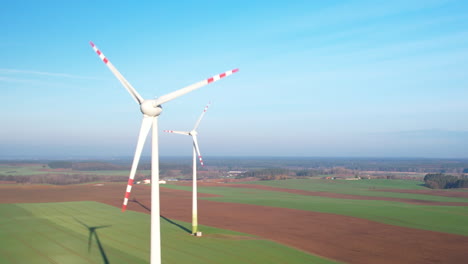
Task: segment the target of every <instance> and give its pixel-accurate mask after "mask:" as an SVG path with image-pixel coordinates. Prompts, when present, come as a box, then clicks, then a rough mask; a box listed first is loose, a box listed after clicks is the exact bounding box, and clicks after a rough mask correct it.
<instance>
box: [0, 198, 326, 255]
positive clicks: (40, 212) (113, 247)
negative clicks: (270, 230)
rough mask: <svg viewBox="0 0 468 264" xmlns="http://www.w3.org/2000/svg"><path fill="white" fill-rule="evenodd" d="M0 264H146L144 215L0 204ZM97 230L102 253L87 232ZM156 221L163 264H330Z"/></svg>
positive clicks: (71, 205) (80, 206)
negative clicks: (159, 225)
mask: <svg viewBox="0 0 468 264" xmlns="http://www.w3.org/2000/svg"><path fill="white" fill-rule="evenodd" d="M0 210H1V212H2V213H1V216H2V217H1V218H0V227H1V228H0V237H2V240H0V263H103V262H104V258H106V259H107V260H108V262H109V263H148V262H147V259H149V236H147V234H148V233H149V221H150V219H149V215H147V214H143V213H139V212H132V211H129V212H127V213H125V214H122V213H121V212H120V210H119V209H118V208H115V207H112V206H109V205H105V204H102V203H97V202H66V203H36V204H31V203H27V204H25V203H21V204H0ZM80 222H81V223H80ZM82 223H83V224H86V225H88V226H89V227H93V226H103V225H106V226H107V225H108V227H105V228H101V229H97V230H96V233H97V234H98V237H99V240H100V242H101V243H102V244H103V249H102V251H101V250H100V249H99V247H98V245H97V243H96V240H95V238H94V237H92V241H91V248H90V250H89V252H88V236H89V230H88V229H87V228H86V227H85V226H84V225H83V224H82ZM189 226H190V224H188V223H185V222H180V221H173V220H169V219H167V220H164V218H163V219H162V221H161V229H162V251H163V257H162V261H163V263H221V262H222V263H285V262H288V263H334V262H333V261H328V260H324V259H321V258H318V257H314V256H312V255H310V254H306V253H304V252H301V251H298V250H295V249H292V248H289V247H286V246H282V245H280V244H277V243H274V242H271V241H268V240H264V239H262V238H259V237H255V236H252V235H248V234H242V233H238V232H233V231H228V230H222V229H217V228H212V227H207V226H202V227H201V228H202V229H203V231H204V232H205V233H206V235H205V236H204V237H201V238H196V237H193V236H190V235H189V234H188V233H187V231H186V230H188V229H187V228H188V227H189Z"/></svg>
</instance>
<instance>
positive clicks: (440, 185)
mask: <svg viewBox="0 0 468 264" xmlns="http://www.w3.org/2000/svg"><path fill="white" fill-rule="evenodd" d="M424 183H425V185H426V186H427V187H429V188H431V189H452V188H468V177H467V176H463V177H462V178H460V177H457V176H453V175H445V174H443V173H432V174H426V176H424Z"/></svg>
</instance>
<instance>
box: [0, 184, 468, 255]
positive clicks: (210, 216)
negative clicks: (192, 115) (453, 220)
mask: <svg viewBox="0 0 468 264" xmlns="http://www.w3.org/2000/svg"><path fill="white" fill-rule="evenodd" d="M125 187H126V184H104V185H102V186H96V185H73V186H32V185H29V186H28V185H25V186H18V185H3V186H0V203H22V202H23V203H24V202H64V201H83V200H88V201H98V202H102V203H106V204H109V205H112V206H116V207H119V208H120V207H121V203H122V197H123V195H124V192H125ZM160 190H161V215H162V216H164V217H167V218H170V219H176V220H181V221H186V222H190V221H191V192H188V191H181V190H172V189H167V188H161V189H160ZM199 196H200V197H207V196H213V195H206V194H199ZM132 197H133V199H134V200H133V202H131V203H129V207H128V209H129V210H135V211H140V212H144V213H149V211H148V208H150V187H149V186H141V185H136V186H134V188H133V192H132ZM198 206H199V223H200V224H202V225H208V226H213V227H218V228H223V229H230V230H234V231H239V232H243V233H248V234H252V235H256V236H259V237H261V238H264V239H269V240H273V241H276V242H279V243H282V244H285V245H288V246H291V247H295V248H297V249H300V250H303V251H306V252H310V253H312V254H316V255H320V256H323V257H325V258H329V259H334V260H338V261H341V262H345V263H421V264H422V263H465V262H466V259H467V258H468V251H467V250H466V249H467V248H468V236H459V235H454V234H446V233H439V232H432V231H426V230H419V229H411V228H405V227H399V226H392V225H387V224H382V223H377V222H373V221H369V220H365V219H360V218H355V217H348V216H341V215H335V214H327V213H316V212H309V211H301V210H294V209H286V208H272V207H266V206H258V205H246V204H235V203H221V202H214V201H208V200H199V205H198ZM201 231H202V232H203V230H201ZM204 235H209V234H204Z"/></svg>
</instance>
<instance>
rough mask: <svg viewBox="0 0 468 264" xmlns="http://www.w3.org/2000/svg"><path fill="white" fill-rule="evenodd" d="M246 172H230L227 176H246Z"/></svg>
mask: <svg viewBox="0 0 468 264" xmlns="http://www.w3.org/2000/svg"><path fill="white" fill-rule="evenodd" d="M246 172H247V171H228V172H227V174H228V177H236V176H239V175H242V174H244V173H246Z"/></svg>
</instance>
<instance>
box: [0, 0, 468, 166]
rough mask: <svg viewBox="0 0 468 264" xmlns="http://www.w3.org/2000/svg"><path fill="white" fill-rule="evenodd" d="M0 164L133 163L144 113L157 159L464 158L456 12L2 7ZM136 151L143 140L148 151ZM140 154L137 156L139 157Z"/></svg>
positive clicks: (396, 5)
mask: <svg viewBox="0 0 468 264" xmlns="http://www.w3.org/2000/svg"><path fill="white" fill-rule="evenodd" d="M0 23H1V24H2V25H4V26H3V27H0V34H1V36H3V38H2V42H0V58H1V60H0V91H1V102H2V103H1V104H0V121H1V129H0V158H2V157H22V156H24V157H37V158H41V157H44V158H46V157H51V156H63V157H71V156H103V157H112V156H132V155H133V153H134V150H135V144H136V140H137V136H138V130H139V126H140V122H141V113H140V111H139V108H138V106H137V105H136V104H135V102H134V101H133V99H132V98H131V97H130V96H129V95H128V93H127V91H126V90H125V89H124V88H123V87H122V86H121V84H120V83H119V82H118V81H117V80H116V79H115V77H114V76H113V75H112V74H111V73H110V72H109V70H108V69H107V68H106V67H105V65H103V63H102V62H101V61H100V60H99V58H97V57H96V55H95V54H94V52H93V50H92V49H91V47H90V46H89V44H88V42H89V41H90V40H92V41H94V42H95V44H96V45H97V46H98V47H99V48H100V49H101V50H102V51H103V52H104V54H106V56H107V57H108V58H109V59H110V61H111V62H112V63H113V64H114V65H115V66H116V67H117V69H118V70H119V71H120V72H121V73H122V74H123V75H124V76H125V77H126V79H127V80H128V81H129V82H130V83H131V84H132V85H133V86H134V87H135V88H136V89H137V90H138V92H139V93H140V94H141V95H142V96H143V97H144V98H154V97H155V96H160V95H164V94H167V93H169V92H171V91H174V90H176V89H179V88H182V87H184V86H186V85H188V84H192V83H194V82H198V81H200V80H203V79H204V78H206V77H209V76H212V75H214V74H218V73H221V72H223V71H226V70H229V69H233V68H237V67H238V68H240V72H239V73H237V74H235V75H233V76H231V77H229V78H226V79H223V80H220V81H219V82H216V83H214V84H210V85H208V86H206V87H203V88H202V89H200V90H197V91H195V92H193V93H190V94H188V95H185V96H183V97H181V98H178V99H177V100H175V101H172V102H170V103H167V104H166V105H164V112H163V113H162V115H161V117H160V130H161V132H160V140H161V141H160V143H161V144H160V153H161V155H162V156H190V155H191V151H192V147H191V143H190V138H185V137H177V136H174V135H167V134H164V133H162V130H164V129H173V130H187V129H190V128H191V126H192V125H193V123H194V122H195V120H196V119H197V117H198V116H199V114H200V113H201V111H202V110H203V107H204V106H205V105H206V103H208V102H209V101H211V102H212V105H211V107H210V109H209V111H208V112H207V114H206V116H205V118H204V120H203V123H202V124H201V125H200V127H199V144H200V150H201V152H202V155H203V156H207V157H208V156H302V157H306V156H307V157H309V156H315V157H429V158H433V157H440V158H468V143H467V142H468V123H467V122H466V120H467V117H468V104H467V103H466V98H468V89H467V88H468V79H467V78H466V73H467V72H468V45H467V44H468V2H466V1H461V0H430V1H422V0H421V1H409V2H408V1H402V0H401V1H357V0H356V1H354V0H351V1H326V2H315V1H297V0H294V1H288V3H287V4H286V3H282V2H270V3H269V4H268V5H264V4H261V3H259V2H258V3H252V1H244V0H241V1H236V2H215V1H206V0H203V1H184V2H177V3H168V2H167V3H166V2H156V3H145V4H140V5H137V4H135V3H131V2H119V3H115V2H112V1H100V2H94V1H93V2H92V1H79V2H76V3H66V2H59V1H14V2H7V3H4V4H3V6H2V9H1V10H0ZM149 141H150V138H148V142H149ZM144 155H149V147H146V148H145V150H144Z"/></svg>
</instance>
